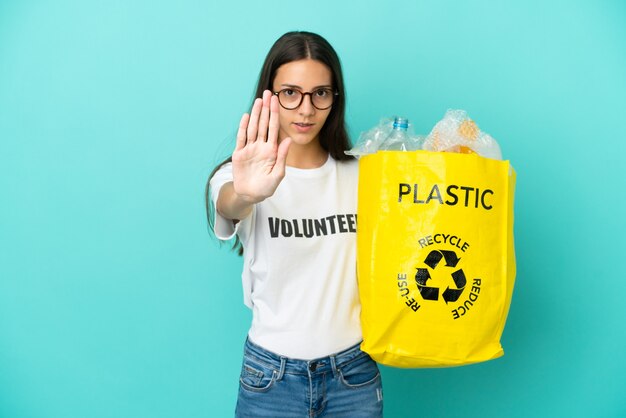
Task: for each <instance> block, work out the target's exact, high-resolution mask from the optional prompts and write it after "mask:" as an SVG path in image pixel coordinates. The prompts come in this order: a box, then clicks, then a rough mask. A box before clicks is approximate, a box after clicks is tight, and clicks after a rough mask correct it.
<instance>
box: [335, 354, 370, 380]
mask: <svg viewBox="0 0 626 418" xmlns="http://www.w3.org/2000/svg"><path fill="white" fill-rule="evenodd" d="M338 371H339V378H340V380H341V382H342V383H343V384H344V385H346V386H347V387H350V388H359V387H362V386H365V385H369V384H371V383H374V382H376V381H377V380H378V379H379V378H380V371H379V370H378V365H377V364H376V362H375V361H374V360H372V359H371V358H370V356H368V355H367V354H365V353H363V355H362V356H359V357H357V358H356V359H354V360H352V361H350V362H349V363H347V364H345V365H342V366H341V367H339V368H338Z"/></svg>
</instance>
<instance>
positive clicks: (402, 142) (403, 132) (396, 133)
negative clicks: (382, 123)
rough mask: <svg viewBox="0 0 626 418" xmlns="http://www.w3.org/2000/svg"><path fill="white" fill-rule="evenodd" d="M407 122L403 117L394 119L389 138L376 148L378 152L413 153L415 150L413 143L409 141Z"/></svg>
mask: <svg viewBox="0 0 626 418" xmlns="http://www.w3.org/2000/svg"><path fill="white" fill-rule="evenodd" d="M408 129H409V120H408V119H407V118H403V117H399V116H398V117H396V118H395V119H394V121H393V129H392V131H391V133H390V134H389V136H388V137H387V138H386V139H385V140H384V141H383V143H382V144H380V146H379V147H378V149H379V150H385V151H413V150H415V149H416V148H415V144H414V141H412V140H411V138H410V137H409V133H408Z"/></svg>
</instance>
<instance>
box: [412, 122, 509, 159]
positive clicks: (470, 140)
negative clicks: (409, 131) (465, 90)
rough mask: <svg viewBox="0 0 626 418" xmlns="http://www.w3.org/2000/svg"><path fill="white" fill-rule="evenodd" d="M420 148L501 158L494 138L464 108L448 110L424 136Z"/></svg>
mask: <svg viewBox="0 0 626 418" xmlns="http://www.w3.org/2000/svg"><path fill="white" fill-rule="evenodd" d="M422 148H423V149H425V150H426V151H443V152H456V153H461V154H478V155H480V156H481V157H486V158H492V159H495V160H501V159H502V152H501V151H500V146H499V145H498V143H497V142H496V140H495V139H493V138H492V137H491V136H490V135H489V134H487V133H485V132H482V131H481V130H480V129H479V128H478V125H476V122H474V121H473V120H472V119H470V117H469V116H468V114H467V112H465V111H464V110H448V111H447V112H446V114H445V115H444V117H443V119H441V120H440V121H439V122H437V124H436V125H435V127H434V128H433V129H432V131H431V132H430V134H429V135H428V136H427V137H426V140H425V141H424V144H423V146H422Z"/></svg>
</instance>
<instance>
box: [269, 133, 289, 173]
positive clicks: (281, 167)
mask: <svg viewBox="0 0 626 418" xmlns="http://www.w3.org/2000/svg"><path fill="white" fill-rule="evenodd" d="M290 145H291V138H285V139H283V140H282V141H280V144H279V145H278V152H277V154H276V164H274V170H273V171H275V172H276V174H278V175H280V176H284V175H285V165H286V164H287V153H288V152H289V146H290Z"/></svg>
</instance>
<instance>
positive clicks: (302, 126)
mask: <svg viewBox="0 0 626 418" xmlns="http://www.w3.org/2000/svg"><path fill="white" fill-rule="evenodd" d="M314 125H315V124H314V123H304V122H294V123H293V126H295V127H296V131H298V132H300V133H305V132H308V131H310V130H311V129H312V128H313V126H314Z"/></svg>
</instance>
